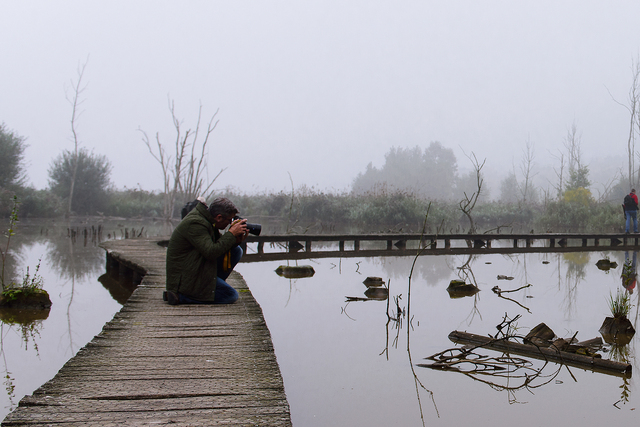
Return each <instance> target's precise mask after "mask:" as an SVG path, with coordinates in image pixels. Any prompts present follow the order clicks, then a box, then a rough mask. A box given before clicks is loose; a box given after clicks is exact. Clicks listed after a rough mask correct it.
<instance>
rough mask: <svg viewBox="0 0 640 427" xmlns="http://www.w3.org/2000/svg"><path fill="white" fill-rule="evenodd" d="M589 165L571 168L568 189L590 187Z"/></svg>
mask: <svg viewBox="0 0 640 427" xmlns="http://www.w3.org/2000/svg"><path fill="white" fill-rule="evenodd" d="M590 186H591V181H589V167H588V166H581V167H576V168H573V169H570V170H569V181H568V182H567V187H566V190H576V189H578V188H589V187H590Z"/></svg>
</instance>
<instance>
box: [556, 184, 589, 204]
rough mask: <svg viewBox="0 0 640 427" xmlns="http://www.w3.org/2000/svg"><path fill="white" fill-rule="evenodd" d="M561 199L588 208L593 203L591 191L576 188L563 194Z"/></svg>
mask: <svg viewBox="0 0 640 427" xmlns="http://www.w3.org/2000/svg"><path fill="white" fill-rule="evenodd" d="M562 198H563V199H564V201H565V202H567V203H579V204H581V205H584V206H588V205H589V204H590V203H591V202H593V197H592V196H591V191H590V190H588V189H586V188H585V187H577V188H574V189H571V190H567V191H565V192H564V194H563V196H562Z"/></svg>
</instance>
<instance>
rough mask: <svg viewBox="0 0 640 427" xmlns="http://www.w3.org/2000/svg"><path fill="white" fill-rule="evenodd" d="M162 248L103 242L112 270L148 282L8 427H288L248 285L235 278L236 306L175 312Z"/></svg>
mask: <svg viewBox="0 0 640 427" xmlns="http://www.w3.org/2000/svg"><path fill="white" fill-rule="evenodd" d="M157 241H158V239H129V240H118V241H109V242H106V243H103V244H102V246H103V247H104V248H105V249H106V250H107V254H108V255H107V259H108V260H109V261H108V267H109V268H110V269H111V270H112V271H120V272H121V273H122V274H132V276H133V280H139V279H140V278H142V276H144V277H143V278H142V281H141V283H140V285H139V286H138V287H137V289H136V290H135V291H134V293H133V295H132V296H131V297H130V298H129V300H128V301H127V303H126V304H125V305H124V306H123V307H122V309H121V310H120V312H118V313H117V314H116V315H115V316H114V318H113V320H111V321H110V322H108V323H107V324H106V325H105V326H104V328H103V330H102V332H101V333H100V334H98V335H97V336H96V337H95V338H94V339H93V340H92V341H91V342H90V343H88V344H87V345H86V346H85V347H84V348H82V349H81V350H80V351H79V352H78V353H77V355H76V356H74V357H73V358H72V359H70V360H69V361H68V362H67V363H66V364H65V365H64V366H63V367H62V369H61V370H60V371H59V372H58V374H57V375H56V376H55V377H54V378H53V379H52V380H50V381H48V382H47V383H45V384H44V385H42V386H41V387H40V388H39V389H37V390H36V391H35V392H34V393H33V395H30V396H25V397H24V398H23V399H22V400H21V401H20V404H19V407H18V408H17V409H16V410H14V411H13V412H12V413H10V414H9V415H7V417H6V418H5V419H4V421H3V423H2V425H3V426H16V425H25V426H50V425H58V426H87V425H92V426H93V425H95V426H116V425H125V426H142V425H153V426H158V425H159V426H162V425H171V426H214V425H229V426H236V425H238V426H291V419H290V413H289V404H288V402H287V399H286V396H285V392H284V386H283V382H282V376H281V374H280V369H279V367H278V364H277V361H276V357H275V354H274V351H273V345H272V342H271V335H270V333H269V330H268V329H267V327H266V324H265V321H264V318H263V316H262V310H261V309H260V306H259V305H258V304H257V302H256V301H255V299H254V298H253V296H252V295H251V292H250V291H249V289H248V288H247V285H246V283H245V282H244V280H243V279H242V277H241V276H240V275H239V274H237V273H233V275H232V276H231V277H230V278H229V282H230V284H232V285H233V286H234V287H235V288H236V289H238V290H239V293H240V299H239V300H238V302H236V303H235V304H232V305H227V306H211V305H202V306H196V305H180V306H170V305H168V304H166V303H165V302H163V301H162V298H161V296H162V290H163V289H164V286H165V285H164V283H165V249H164V248H163V247H161V246H159V245H157ZM95 303H96V304H99V303H100V302H99V301H95Z"/></svg>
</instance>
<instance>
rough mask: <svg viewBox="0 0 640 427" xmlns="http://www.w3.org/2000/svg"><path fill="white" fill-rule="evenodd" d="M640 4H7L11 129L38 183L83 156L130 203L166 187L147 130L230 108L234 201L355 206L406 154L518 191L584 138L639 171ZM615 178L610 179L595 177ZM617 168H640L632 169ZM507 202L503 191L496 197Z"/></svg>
mask: <svg viewBox="0 0 640 427" xmlns="http://www.w3.org/2000/svg"><path fill="white" fill-rule="evenodd" d="M638 16H640V2H637V1H617V2H610V3H606V4H605V2H595V1H584V0H582V1H562V0H560V1H536V2H523V1H513V0H511V1H477V0H468V1H401V2H398V1H381V0H363V1H333V0H322V1H292V0H291V1H288V0H283V1H270V0H265V1H253V2H251V1H213V0H206V1H202V0H192V1H186V2H179V1H158V0H154V1H135V0H127V1H120V0H110V1H108V2H106V1H90V0H89V1H87V0H82V1H57V2H52V1H44V0H38V1H30V0H1V1H0V61H2V66H1V67H0V69H1V71H0V72H1V78H0V122H4V123H5V124H6V126H7V127H8V128H9V129H11V130H13V131H15V132H16V133H18V134H19V135H22V136H24V137H26V138H27V143H28V144H29V148H28V149H27V151H26V153H25V155H26V160H27V161H28V164H29V169H28V175H29V180H30V182H31V183H33V185H34V186H35V187H36V188H44V187H46V186H47V169H48V167H49V165H50V162H51V160H52V159H53V158H54V157H56V156H57V155H58V154H60V152H61V151H62V150H63V149H72V148H73V142H72V139H71V138H72V135H71V128H70V118H71V105H70V104H69V102H68V100H67V99H66V96H69V95H73V93H72V90H71V83H72V82H73V81H77V78H78V74H77V73H78V68H79V67H80V66H81V65H82V64H84V63H85V62H86V63H87V65H86V71H85V74H84V82H85V83H86V90H85V92H84V93H83V94H82V98H83V99H84V103H83V104H82V111H83V112H82V115H81V116H80V117H79V119H78V122H77V130H78V133H79V137H80V141H81V146H83V147H86V148H88V149H89V150H93V151H94V152H95V153H97V154H104V155H106V156H107V157H108V158H109V159H110V160H111V162H112V164H113V173H112V176H111V178H112V181H113V183H114V184H115V185H116V186H117V187H119V188H122V187H124V186H127V187H129V188H131V187H137V186H140V187H142V188H143V189H146V190H159V189H161V188H162V175H161V171H160V167H159V165H158V164H157V163H156V162H155V160H153V158H152V157H151V156H150V155H149V153H148V151H147V148H146V146H145V145H144V143H143V142H142V134H141V133H140V132H139V130H138V129H143V130H144V131H146V132H147V133H148V134H149V135H151V136H153V135H155V133H156V132H159V133H160V137H161V139H162V140H163V141H165V142H166V143H167V144H168V147H170V146H171V141H173V140H174V138H175V131H174V129H173V127H172V123H171V116H170V113H169V110H168V99H172V100H174V101H175V109H176V114H177V116H178V117H180V118H182V119H184V122H183V125H182V126H183V129H188V128H193V127H195V120H196V116H197V112H198V108H199V106H200V104H202V106H203V118H209V117H211V115H212V114H213V113H215V111H216V110H218V109H219V112H218V116H217V118H218V119H219V124H218V127H217V129H216V130H215V132H214V134H213V138H214V139H213V142H212V145H211V148H210V150H209V151H210V153H209V165H210V175H211V176H212V177H213V176H215V174H216V173H217V172H218V171H219V170H220V169H221V168H226V171H225V172H224V173H223V174H222V175H221V177H220V178H219V179H218V181H217V185H216V187H218V188H222V187H225V186H229V185H231V186H234V187H235V188H237V189H239V190H241V191H246V192H254V191H259V190H263V189H269V190H281V189H288V188H290V185H291V184H290V179H289V174H291V177H292V179H293V182H294V184H295V185H296V187H297V186H300V185H302V184H306V185H308V186H316V188H321V189H329V190H341V189H346V188H348V187H349V185H350V184H351V182H352V180H353V178H354V177H355V176H356V175H357V173H358V172H362V171H364V169H365V167H366V165H367V164H368V163H369V162H373V165H374V166H381V165H382V163H383V161H384V154H385V153H386V152H387V151H388V150H389V148H390V147H392V146H400V147H413V146H416V145H419V146H422V147H427V146H428V145H429V143H430V142H431V141H440V142H441V143H442V144H443V145H444V146H445V147H449V148H452V149H454V151H455V153H456V156H457V158H458V163H459V165H460V166H461V168H464V167H466V166H467V163H469V161H468V159H467V158H466V157H465V154H464V153H467V154H469V153H471V152H473V153H475V154H476V156H477V157H478V158H481V159H482V158H486V159H487V163H486V166H485V168H486V170H488V171H490V172H492V173H504V174H506V173H507V172H508V171H510V170H511V169H512V168H513V164H514V162H515V163H517V162H519V161H520V158H521V157H522V152H523V149H524V147H525V141H526V140H527V139H529V140H530V141H531V142H532V143H533V144H534V146H535V153H536V162H537V163H538V164H539V165H542V164H545V163H548V164H551V163H553V162H555V161H556V160H555V158H554V157H553V155H552V154H553V153H557V149H558V148H560V147H561V144H562V141H563V138H565V136H566V134H567V131H568V129H569V128H570V127H571V125H572V123H574V122H575V124H576V125H577V127H578V129H579V132H580V133H581V137H582V149H583V154H584V158H585V160H586V161H587V162H597V161H600V162H601V161H602V160H601V159H602V158H603V156H604V155H617V156H621V158H624V156H625V153H626V141H627V136H628V121H629V116H628V113H627V111H626V110H625V109H624V108H623V107H621V106H620V105H618V104H616V103H615V102H614V101H613V100H612V96H611V95H610V94H609V91H610V92H611V94H612V95H613V96H614V97H615V98H616V99H617V100H619V101H620V102H623V103H624V102H625V101H626V99H627V93H628V90H629V87H630V83H631V63H632V59H633V58H635V57H636V56H637V55H638V52H639V50H640V25H638ZM595 159H600V160H595ZM622 162H623V163H622V164H619V165H616V166H617V167H623V168H624V167H626V164H624V161H622ZM492 191H497V189H496V188H494V189H493V190H492Z"/></svg>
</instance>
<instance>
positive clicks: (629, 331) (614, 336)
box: [598, 317, 636, 345]
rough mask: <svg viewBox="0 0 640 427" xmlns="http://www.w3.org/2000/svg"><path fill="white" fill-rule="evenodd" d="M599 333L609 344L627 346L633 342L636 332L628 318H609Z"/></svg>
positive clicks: (605, 320) (603, 323)
mask: <svg viewBox="0 0 640 427" xmlns="http://www.w3.org/2000/svg"><path fill="white" fill-rule="evenodd" d="M598 332H600V334H601V335H602V338H604V340H605V341H606V342H607V343H609V344H619V345H625V344H629V343H630V342H631V338H633V336H634V335H635V333H636V330H635V329H634V328H633V325H632V324H631V321H629V319H627V318H626V317H607V318H605V319H604V322H602V326H601V327H600V330H599V331H598Z"/></svg>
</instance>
